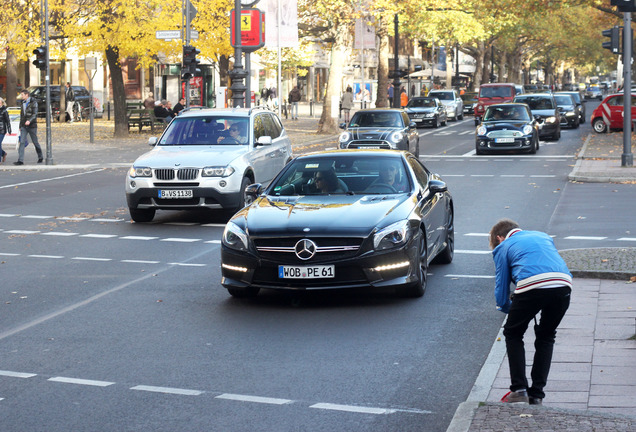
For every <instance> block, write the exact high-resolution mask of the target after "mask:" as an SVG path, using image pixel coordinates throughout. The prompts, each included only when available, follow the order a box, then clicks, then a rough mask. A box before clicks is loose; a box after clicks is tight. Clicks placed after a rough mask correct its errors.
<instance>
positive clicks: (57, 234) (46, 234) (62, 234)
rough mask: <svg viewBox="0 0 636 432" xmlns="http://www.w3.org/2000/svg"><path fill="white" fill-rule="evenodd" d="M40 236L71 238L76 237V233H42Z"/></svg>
mask: <svg viewBox="0 0 636 432" xmlns="http://www.w3.org/2000/svg"><path fill="white" fill-rule="evenodd" d="M40 234H42V235H45V236H59V237H71V236H76V235H77V233H74V232H60V231H50V232H43V233H40Z"/></svg>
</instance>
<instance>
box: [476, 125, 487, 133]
mask: <svg viewBox="0 0 636 432" xmlns="http://www.w3.org/2000/svg"><path fill="white" fill-rule="evenodd" d="M487 132H488V129H486V126H479V127H478V128H477V135H486V133H487Z"/></svg>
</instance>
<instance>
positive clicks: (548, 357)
mask: <svg viewBox="0 0 636 432" xmlns="http://www.w3.org/2000/svg"><path fill="white" fill-rule="evenodd" d="M571 291H572V290H571V289H570V287H566V286H564V287H558V288H537V289H533V290H530V291H527V292H525V293H522V294H515V295H514V296H513V298H512V305H511V306H510V312H508V319H507V320H506V324H505V325H504V332H503V334H504V336H505V338H506V351H507V353H508V364H509V366H510V382H511V384H510V390H511V391H517V390H523V389H527V390H528V396H530V397H534V398H540V399H543V398H544V397H545V393H544V392H543V388H544V387H545V385H546V383H547V381H548V374H549V373H550V364H551V363H552V351H553V349H554V340H555V338H556V328H557V327H558V325H559V323H560V322H561V320H562V319H563V316H564V315H565V312H566V311H567V310H568V307H569V306H570V293H571ZM539 312H541V318H540V319H539V323H538V324H536V325H535V326H534V333H535V336H536V339H535V342H534V348H535V353H534V361H533V362H532V371H531V373H530V376H531V378H532V386H530V387H528V379H527V378H526V351H525V347H524V343H523V335H524V334H525V332H526V330H527V329H528V324H529V323H530V321H532V319H533V318H534V317H535V316H536V315H537V314H538V313H539Z"/></svg>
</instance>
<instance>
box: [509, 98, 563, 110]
mask: <svg viewBox="0 0 636 432" xmlns="http://www.w3.org/2000/svg"><path fill="white" fill-rule="evenodd" d="M515 102H520V103H524V104H527V105H528V106H529V107H530V109H531V110H549V109H554V99H552V97H551V96H520V97H516V98H515Z"/></svg>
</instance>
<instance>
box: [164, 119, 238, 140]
mask: <svg viewBox="0 0 636 432" xmlns="http://www.w3.org/2000/svg"><path fill="white" fill-rule="evenodd" d="M248 125H249V119H248V118H247V117H233V116H200V117H181V116H179V117H177V118H175V119H174V120H173V121H172V123H170V125H169V126H168V129H167V130H166V131H165V132H164V133H163V135H162V136H161V138H160V140H159V145H160V146H174V145H188V146H196V145H200V146H210V145H214V146H217V145H247V144H248V143H249V136H250V133H249V132H250V131H249V128H248Z"/></svg>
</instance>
